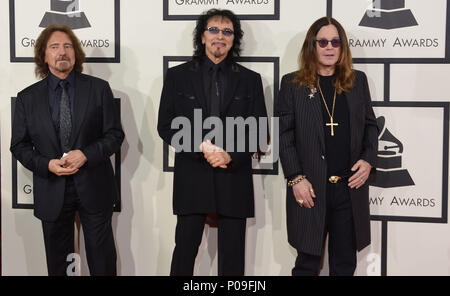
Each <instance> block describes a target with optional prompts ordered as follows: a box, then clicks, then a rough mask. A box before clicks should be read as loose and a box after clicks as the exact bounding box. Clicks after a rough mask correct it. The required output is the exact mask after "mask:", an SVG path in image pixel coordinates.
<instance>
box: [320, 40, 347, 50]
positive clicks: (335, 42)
mask: <svg viewBox="0 0 450 296" xmlns="http://www.w3.org/2000/svg"><path fill="white" fill-rule="evenodd" d="M316 42H317V43H319V46H320V47H322V48H325V47H327V46H328V42H331V46H333V47H334V48H337V47H339V46H341V40H339V39H332V40H327V39H319V40H316Z"/></svg>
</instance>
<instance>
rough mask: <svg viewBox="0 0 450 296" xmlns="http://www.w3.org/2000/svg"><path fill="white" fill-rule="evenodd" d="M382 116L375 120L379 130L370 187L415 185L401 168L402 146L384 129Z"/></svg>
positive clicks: (384, 121) (406, 171)
mask: <svg viewBox="0 0 450 296" xmlns="http://www.w3.org/2000/svg"><path fill="white" fill-rule="evenodd" d="M385 123H386V120H385V118H384V116H380V117H378V118H377V125H378V128H379V134H378V155H377V165H376V167H377V171H376V173H375V174H373V175H371V178H370V180H369V184H370V185H371V186H376V187H382V188H392V187H401V186H411V185H415V183H414V181H413V180H412V178H411V176H410V175H409V173H408V170H406V169H403V168H402V153H403V144H402V143H401V142H400V141H399V140H398V139H397V138H396V137H394V136H393V135H392V134H391V132H390V131H389V130H388V129H387V128H386V124H385Z"/></svg>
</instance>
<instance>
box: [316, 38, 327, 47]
mask: <svg viewBox="0 0 450 296" xmlns="http://www.w3.org/2000/svg"><path fill="white" fill-rule="evenodd" d="M318 42H319V46H320V47H322V48H325V47H327V45H328V40H326V39H320V40H318Z"/></svg>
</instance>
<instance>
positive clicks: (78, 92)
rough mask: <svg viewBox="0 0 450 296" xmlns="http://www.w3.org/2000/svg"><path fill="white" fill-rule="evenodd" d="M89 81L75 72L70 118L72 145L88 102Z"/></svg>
mask: <svg viewBox="0 0 450 296" xmlns="http://www.w3.org/2000/svg"><path fill="white" fill-rule="evenodd" d="M90 88H91V83H90V81H89V80H88V79H86V77H83V76H82V75H81V74H79V73H75V99H74V101H73V104H74V108H73V118H72V132H71V134H70V146H69V147H72V146H73V144H74V142H75V139H76V138H77V136H78V133H79V132H80V128H81V126H82V125H83V120H84V116H85V114H86V108H87V106H88V104H89V94H90V93H91V92H90Z"/></svg>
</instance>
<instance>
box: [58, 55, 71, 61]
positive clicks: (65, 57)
mask: <svg viewBox="0 0 450 296" xmlns="http://www.w3.org/2000/svg"><path fill="white" fill-rule="evenodd" d="M56 61H57V62H60V61H68V62H70V58H69V57H67V56H62V57H59V58H57V59H56Z"/></svg>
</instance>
